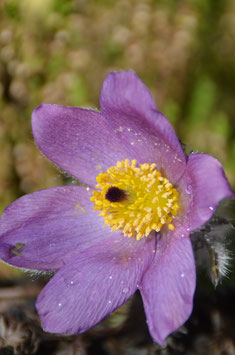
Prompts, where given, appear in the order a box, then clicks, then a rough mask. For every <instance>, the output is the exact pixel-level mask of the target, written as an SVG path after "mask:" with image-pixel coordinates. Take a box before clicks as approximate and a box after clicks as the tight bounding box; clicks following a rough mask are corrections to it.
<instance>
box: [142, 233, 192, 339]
mask: <svg viewBox="0 0 235 355" xmlns="http://www.w3.org/2000/svg"><path fill="white" fill-rule="evenodd" d="M156 248H157V251H156V255H155V259H154V262H153V263H152V265H151V267H150V268H149V269H148V270H147V272H146V273H145V274H144V277H143V280H142V282H141V287H140V292H141V295H142V298H143V302H144V308H145V313H146V316H147V320H148V327H149V330H150V333H151V335H152V337H153V339H154V340H155V341H156V342H157V343H159V344H160V345H163V344H164V340H165V338H166V337H167V336H168V334H169V333H171V332H173V331H174V330H176V329H177V328H178V327H180V326H181V325H182V324H183V323H184V322H185V321H186V320H187V319H188V317H189V316H190V314H191V311H192V304H193V295H194V290H195V283H196V281H195V279H196V275H195V264H194V256H193V252H192V247H191V242H190V239H189V237H188V235H187V234H186V233H185V232H184V231H183V230H182V229H181V230H180V229H178V230H175V231H174V232H172V231H169V232H168V234H164V235H162V237H161V239H159V240H158V242H157V246H156Z"/></svg>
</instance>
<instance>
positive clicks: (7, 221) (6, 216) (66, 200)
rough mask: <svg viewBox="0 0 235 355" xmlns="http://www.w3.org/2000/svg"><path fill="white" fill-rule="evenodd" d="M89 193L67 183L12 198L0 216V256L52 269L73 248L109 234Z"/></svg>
mask: <svg viewBox="0 0 235 355" xmlns="http://www.w3.org/2000/svg"><path fill="white" fill-rule="evenodd" d="M90 195H91V193H90V191H87V190H86V188H84V187H79V186H67V187H58V188H53V189H48V190H43V191H39V192H34V193H33V194H30V195H26V196H23V197H21V198H19V199H18V200H16V201H15V202H14V203H12V204H11V205H10V206H8V207H7V208H6V209H5V211H4V213H3V215H2V218H1V224H0V227H1V229H0V235H1V236H0V238H1V239H0V241H1V243H0V245H1V247H0V257H1V258H2V259H3V260H4V261H6V262H8V263H9V264H12V265H15V266H19V267H24V268H33V269H47V270H56V269H58V268H60V267H62V266H63V265H64V263H65V260H66V258H69V257H70V255H71V254H72V253H73V252H74V250H76V249H79V250H83V249H84V248H87V247H90V246H91V245H92V244H94V243H97V242H98V241H99V240H102V239H105V238H109V237H111V236H113V235H114V233H113V232H111V230H110V228H109V227H108V226H106V227H104V225H103V223H104V221H103V218H102V217H99V216H98V212H97V211H94V210H93V203H92V202H91V201H90V200H89V198H90ZM119 234H120V232H119Z"/></svg>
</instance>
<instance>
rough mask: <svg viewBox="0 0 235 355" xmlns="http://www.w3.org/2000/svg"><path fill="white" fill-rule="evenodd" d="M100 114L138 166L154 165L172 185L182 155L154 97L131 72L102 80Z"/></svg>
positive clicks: (181, 169) (182, 164)
mask: <svg viewBox="0 0 235 355" xmlns="http://www.w3.org/2000/svg"><path fill="white" fill-rule="evenodd" d="M100 105H101V109H102V113H103V114H104V116H105V117H106V119H107V121H108V122H109V124H110V125H112V127H113V132H115V133H118V136H119V138H120V140H121V141H122V142H123V144H124V145H127V144H129V151H130V154H131V153H132V152H135V154H136V159H137V160H138V162H140V163H152V162H156V163H157V168H158V169H159V170H160V169H162V170H164V172H165V174H166V176H167V177H168V178H169V179H170V180H171V182H173V183H174V182H175V181H177V179H179V177H180V176H181V175H182V174H183V172H184V169H185V156H184V153H183V151H182V148H181V145H180V143H179V140H178V138H177V136H176V134H175V132H174V130H173V128H172V126H171V124H170V122H169V121H168V120H167V119H166V117H164V116H163V115H162V114H161V113H160V112H159V111H157V109H156V106H155V103H154V101H153V98H152V96H151V94H150V92H149V90H148V89H147V88H146V86H145V85H144V84H143V83H142V82H141V80H140V79H139V78H138V77H137V76H136V74H135V73H134V72H133V71H124V72H117V73H110V74H108V75H107V77H106V79H105V80H104V83H103V87H102V92H101V97H100Z"/></svg>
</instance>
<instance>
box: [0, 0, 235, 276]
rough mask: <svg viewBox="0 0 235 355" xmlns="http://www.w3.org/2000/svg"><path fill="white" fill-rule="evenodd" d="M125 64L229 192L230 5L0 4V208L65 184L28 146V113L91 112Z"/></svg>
mask: <svg viewBox="0 0 235 355" xmlns="http://www.w3.org/2000/svg"><path fill="white" fill-rule="evenodd" d="M130 68H132V69H134V70H135V71H136V73H137V74H138V75H139V76H140V78H141V79H142V80H143V81H144V82H145V84H146V85H147V86H148V87H149V88H150V90H151V92H152V94H153V96H154V98H155V101H156V103H157V106H158V108H159V109H160V110H161V111H162V112H163V113H164V114H165V115H166V116H167V117H168V118H169V119H170V121H171V122H172V124H173V125H174V127H175V129H176V131H177V133H178V135H179V137H180V139H181V141H182V142H183V143H185V144H186V146H187V151H188V152H190V151H191V150H195V151H199V152H204V153H210V154H213V155H215V156H216V157H217V158H218V159H220V160H221V162H222V163H223V165H224V168H225V171H226V174H227V176H228V178H229V180H230V182H231V184H232V185H233V187H234V186H235V139H234V138H235V99H234V97H235V1H234V0H1V1H0V212H2V210H3V209H4V208H5V207H6V206H7V205H8V204H9V203H10V202H12V201H14V200H15V199H16V198H18V197H19V196H21V195H23V194H25V193H30V192H33V191H36V190H39V189H44V188H50V187H53V186H59V185H64V184H67V183H68V184H69V183H71V179H70V178H69V177H67V176H65V175H63V174H61V173H60V172H59V171H58V170H57V168H56V167H54V166H53V165H52V164H51V163H50V162H49V161H48V160H47V159H46V158H44V157H43V156H42V154H41V153H40V151H39V150H38V149H37V147H36V146H35V144H34V142H33V137H32V133H31V126H30V116H31V112H32V110H33V109H34V108H35V107H36V106H37V105H39V104H40V103H41V102H47V103H56V104H60V105H73V106H86V107H99V93H100V88H101V84H102V81H103V79H104V77H105V75H106V73H108V72H109V71H112V70H123V69H130ZM5 268H6V266H2V271H1V275H2V277H9V275H10V274H11V273H12V272H13V271H9V270H8V269H5ZM10 270H12V269H10ZM4 275H5V276H4Z"/></svg>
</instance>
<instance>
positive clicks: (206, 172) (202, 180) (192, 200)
mask: <svg viewBox="0 0 235 355" xmlns="http://www.w3.org/2000/svg"><path fill="white" fill-rule="evenodd" d="M179 188H180V190H181V194H182V197H183V200H184V204H185V209H186V211H187V214H186V219H187V221H188V227H189V228H190V229H191V230H194V229H196V228H199V227H200V226H202V225H203V224H204V223H205V222H207V221H208V220H209V219H210V218H211V217H212V215H213V214H214V212H215V209H216V207H217V206H218V203H219V202H220V201H221V200H222V199H224V198H231V197H233V196H234V194H233V192H232V189H231V187H230V185H229V182H228V180H227V178H226V176H225V173H224V169H223V166H222V165H221V163H220V162H219V161H218V160H217V159H216V158H214V157H213V156H211V155H208V154H191V155H189V157H188V162H187V167H186V171H185V175H184V176H183V177H182V179H181V180H180V181H179Z"/></svg>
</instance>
